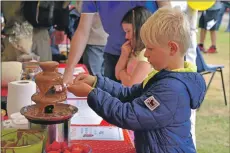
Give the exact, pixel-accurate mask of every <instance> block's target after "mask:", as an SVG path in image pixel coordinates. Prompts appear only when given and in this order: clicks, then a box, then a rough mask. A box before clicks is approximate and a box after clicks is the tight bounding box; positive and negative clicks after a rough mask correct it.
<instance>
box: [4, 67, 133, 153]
mask: <svg viewBox="0 0 230 153" xmlns="http://www.w3.org/2000/svg"><path fill="white" fill-rule="evenodd" d="M65 67H66V64H60V65H59V68H65ZM76 67H82V68H83V69H84V71H85V72H84V73H89V72H88V70H87V68H86V66H85V65H82V64H78V65H77V66H76ZM1 93H2V96H7V88H5V89H2V90H1ZM67 100H68V99H67ZM69 100H78V98H73V97H71V98H69ZM5 119H7V117H6V118H5ZM73 126H78V125H73ZM81 126H84V125H81ZM87 126H88V125H87ZM98 126H113V125H111V124H109V123H107V122H106V121H104V120H103V121H102V122H101V123H100V124H99V125H98ZM123 133H124V141H104V140H103V141H98V140H72V141H71V142H72V143H74V142H76V143H85V144H88V145H90V146H91V148H92V150H93V153H135V152H136V151H135V147H134V145H133V143H132V141H131V138H130V136H129V133H128V131H127V130H123Z"/></svg>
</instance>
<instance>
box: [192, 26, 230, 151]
mask: <svg viewBox="0 0 230 153" xmlns="http://www.w3.org/2000/svg"><path fill="white" fill-rule="evenodd" d="M225 29H226V27H221V29H220V30H219V31H218V32H217V50H218V53H217V54H203V56H204V58H205V61H206V63H210V64H223V65H224V66H225V68H224V82H225V88H226V93H227V101H228V106H225V105H224V97H223V92H222V84H221V77H220V74H219V73H216V74H215V76H214V79H213V81H212V83H211V85H210V87H209V90H208V92H207V95H206V97H205V100H204V102H203V104H202V106H201V108H200V110H199V111H198V112H197V117H196V144H197V152H198V153H229V152H230V145H229V143H230V142H229V139H230V138H229V128H230V127H229V121H230V120H229V105H230V101H229V100H230V99H229V82H230V81H229V64H230V63H229V57H230V33H226V32H224V30H225ZM197 38H198V40H199V33H198V37H197ZM210 44H211V43H210V34H209V32H208V33H207V37H206V42H205V47H206V48H208V47H209V46H210ZM209 78H210V75H208V76H205V80H206V81H208V80H209Z"/></svg>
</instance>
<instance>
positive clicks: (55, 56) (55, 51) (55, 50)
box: [49, 27, 67, 63]
mask: <svg viewBox="0 0 230 153" xmlns="http://www.w3.org/2000/svg"><path fill="white" fill-rule="evenodd" d="M54 32H55V29H54V28H53V27H51V28H50V29H49V36H50V42H51V43H50V47H51V51H52V60H53V61H56V62H59V63H60V62H62V61H65V60H66V59H67V57H66V56H65V55H63V54H61V53H60V50H59V47H58V45H57V44H56V43H55V39H56V38H55V35H54Z"/></svg>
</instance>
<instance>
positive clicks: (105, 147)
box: [71, 121, 136, 153]
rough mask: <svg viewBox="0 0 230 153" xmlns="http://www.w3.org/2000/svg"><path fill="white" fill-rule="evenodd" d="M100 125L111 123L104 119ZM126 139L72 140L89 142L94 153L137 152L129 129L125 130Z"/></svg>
mask: <svg viewBox="0 0 230 153" xmlns="http://www.w3.org/2000/svg"><path fill="white" fill-rule="evenodd" d="M100 126H111V125H110V124H109V123H107V122H105V121H102V122H101V124H100ZM123 133H124V141H105V140H104V141H102V140H100V141H99V140H72V141H71V142H72V143H74V142H76V143H83V144H88V145H89V146H90V147H91V148H92V150H93V153H135V152H136V150H135V147H134V145H133V143H132V141H131V139H130V136H129V133H128V131H127V130H123Z"/></svg>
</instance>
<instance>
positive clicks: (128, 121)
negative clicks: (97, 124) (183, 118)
mask: <svg viewBox="0 0 230 153" xmlns="http://www.w3.org/2000/svg"><path fill="white" fill-rule="evenodd" d="M179 93H181V91H180V92H178V91H177V88H176V87H175V85H174V87H173V88H172V87H170V85H165V84H163V83H160V84H158V85H155V86H154V87H152V88H151V90H148V91H147V92H146V93H145V94H143V95H142V96H140V97H139V98H135V99H134V100H132V101H130V102H126V103H122V102H121V101H120V100H119V99H117V98H115V97H113V96H112V95H110V94H109V93H108V92H105V91H102V90H101V89H99V88H95V89H94V90H92V91H91V92H90V94H89V95H88V105H89V106H90V107H91V108H92V109H93V110H94V111H95V112H96V113H97V114H98V115H99V116H101V117H102V118H103V119H105V120H106V121H107V122H109V123H111V124H114V125H116V126H118V127H121V128H125V129H130V130H153V129H158V128H162V127H165V126H167V125H169V124H171V123H173V120H174V114H175V112H176V111H177V107H178V103H179V99H180V97H181V96H182V94H179ZM151 96H153V97H154V98H155V99H156V100H157V101H158V102H159V104H160V105H159V106H158V107H157V108H156V109H154V110H153V111H152V110H150V109H149V108H148V107H147V105H146V104H145V103H144V101H145V100H146V99H147V98H149V97H151ZM188 105H189V104H188ZM181 115H183V114H181Z"/></svg>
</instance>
